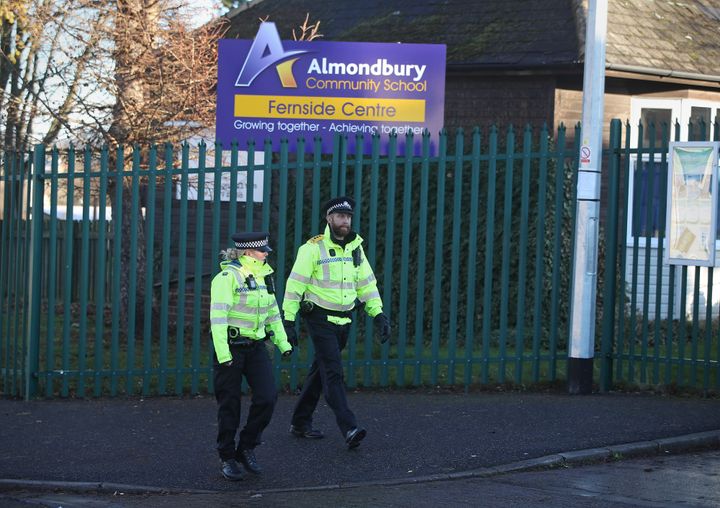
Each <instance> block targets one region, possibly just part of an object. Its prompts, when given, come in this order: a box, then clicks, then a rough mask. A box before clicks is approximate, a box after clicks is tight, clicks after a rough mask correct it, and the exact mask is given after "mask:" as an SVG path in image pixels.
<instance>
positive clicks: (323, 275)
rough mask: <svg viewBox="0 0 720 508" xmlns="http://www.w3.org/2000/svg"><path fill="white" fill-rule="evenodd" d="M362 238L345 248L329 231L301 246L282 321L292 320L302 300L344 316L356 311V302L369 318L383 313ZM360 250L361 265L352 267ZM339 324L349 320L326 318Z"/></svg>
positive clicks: (287, 291) (286, 296) (287, 292)
mask: <svg viewBox="0 0 720 508" xmlns="http://www.w3.org/2000/svg"><path fill="white" fill-rule="evenodd" d="M362 241H363V240H362V238H361V237H360V235H355V238H353V239H352V240H351V241H349V242H348V243H347V244H346V245H345V248H343V247H341V246H339V245H338V244H336V243H335V242H333V241H332V239H331V237H330V227H329V226H325V233H324V234H323V235H318V236H316V237H313V238H311V239H310V240H308V241H307V242H306V243H305V244H304V245H301V246H300V249H299V250H298V254H297V257H296V258H295V264H294V265H293V268H292V271H291V272H290V277H289V278H288V281H287V284H286V285H285V296H284V299H283V313H284V316H285V319H288V320H291V321H292V320H295V316H296V315H297V313H298V309H299V307H300V301H301V300H302V299H303V296H304V298H305V299H306V300H308V301H311V302H313V303H314V304H315V305H318V306H320V307H322V308H324V309H328V310H333V311H339V312H345V311H350V310H352V309H353V308H354V307H355V300H356V299H357V300H360V301H361V302H363V303H364V304H365V311H366V312H367V313H368V315H370V316H371V317H375V316H376V315H378V314H380V313H381V312H382V300H381V299H380V293H379V292H378V288H377V281H376V280H375V274H374V273H373V271H372V268H371V267H370V263H368V261H367V258H366V257H365V252H364V251H363V248H362V245H361V244H362ZM355 249H359V253H360V258H361V259H360V264H359V266H355V263H354V262H353V251H354V250H355ZM328 319H329V320H330V321H333V322H337V323H338V324H343V323H349V322H350V319H348V318H341V317H335V316H329V317H328Z"/></svg>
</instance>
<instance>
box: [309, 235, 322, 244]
mask: <svg viewBox="0 0 720 508" xmlns="http://www.w3.org/2000/svg"><path fill="white" fill-rule="evenodd" d="M322 239H323V235H315V236H313V237H312V238H311V239H310V240H308V241H307V243H319V242H320V241H321V240H322Z"/></svg>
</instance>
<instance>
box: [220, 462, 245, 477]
mask: <svg viewBox="0 0 720 508" xmlns="http://www.w3.org/2000/svg"><path fill="white" fill-rule="evenodd" d="M220 470H221V471H222V475H223V476H224V477H225V478H227V479H228V480H230V481H233V482H239V481H240V480H242V479H243V474H242V469H240V466H239V465H238V463H237V461H236V460H235V459H228V460H223V461H222V462H221V465H220Z"/></svg>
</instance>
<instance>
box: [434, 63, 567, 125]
mask: <svg viewBox="0 0 720 508" xmlns="http://www.w3.org/2000/svg"><path fill="white" fill-rule="evenodd" d="M554 104H555V78H553V77H551V76H532V77H529V76H517V77H515V76H504V77H491V76H472V75H464V74H454V73H449V74H448V76H447V79H446V84H445V126H446V127H447V128H448V129H449V131H450V132H452V130H454V129H455V128H458V127H463V128H465V129H468V128H472V127H475V126H479V127H481V128H486V127H488V126H490V125H492V124H495V125H497V126H498V127H499V128H500V129H503V130H504V129H505V128H507V126H508V125H509V124H511V123H512V125H513V126H514V127H515V128H516V130H517V129H523V128H524V127H525V125H526V124H527V123H530V124H531V125H532V126H533V127H540V126H542V124H543V123H544V122H547V124H548V126H551V125H552V124H553V122H554V120H553V115H554V111H553V108H554Z"/></svg>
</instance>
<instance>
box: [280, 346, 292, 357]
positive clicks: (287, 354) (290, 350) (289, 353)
mask: <svg viewBox="0 0 720 508" xmlns="http://www.w3.org/2000/svg"><path fill="white" fill-rule="evenodd" d="M293 351H294V349H293V348H290V349H288V350H287V351H285V352H284V353H283V354H282V356H283V358H287V357H288V356H290V355H291V354H293Z"/></svg>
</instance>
